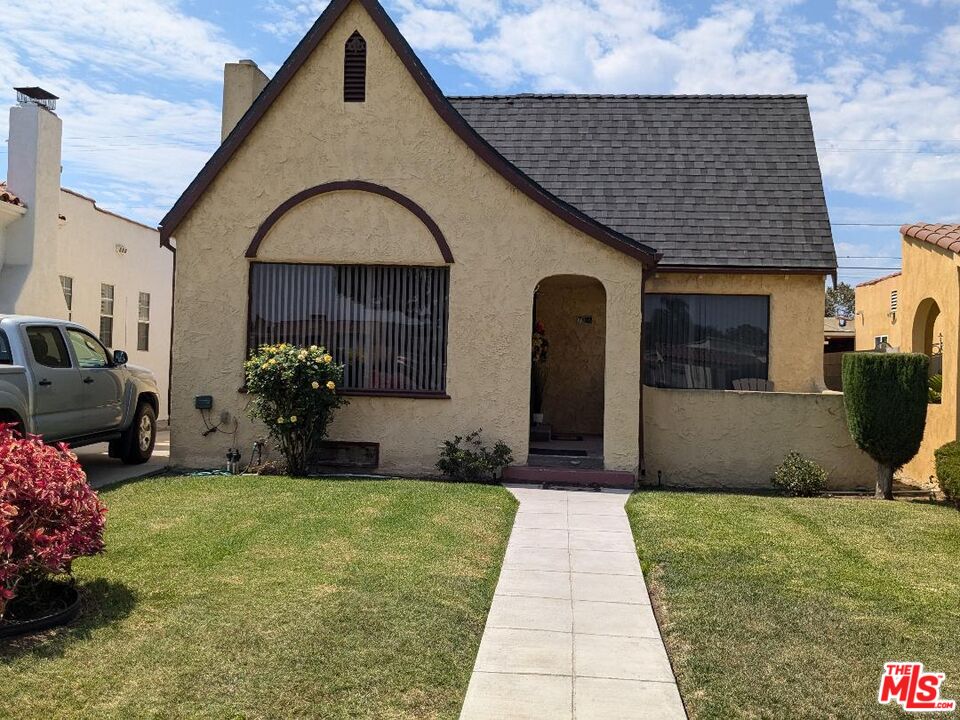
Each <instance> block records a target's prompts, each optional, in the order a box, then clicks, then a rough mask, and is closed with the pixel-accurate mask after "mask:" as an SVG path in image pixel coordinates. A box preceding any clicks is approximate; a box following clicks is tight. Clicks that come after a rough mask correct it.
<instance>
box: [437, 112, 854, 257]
mask: <svg viewBox="0 0 960 720" xmlns="http://www.w3.org/2000/svg"><path fill="white" fill-rule="evenodd" d="M449 99H450V101H451V103H452V104H453V105H454V107H455V108H456V109H457V110H458V111H459V112H460V114H461V115H463V117H464V119H466V121H467V122H468V123H470V125H472V126H473V127H474V128H475V129H476V130H477V132H479V133H480V134H481V135H482V136H483V137H484V138H485V139H486V140H487V141H488V142H489V143H490V144H491V145H493V146H494V147H495V148H496V149H497V150H498V151H499V152H500V153H501V154H503V155H504V156H505V157H506V158H507V159H508V160H510V161H511V162H512V163H513V164H514V165H516V166H517V167H518V168H520V169H521V170H522V171H523V172H524V173H526V174H527V175H529V176H530V177H531V178H532V179H534V180H535V181H536V182H537V183H539V184H540V185H541V186H542V187H543V188H545V189H546V190H548V191H549V192H551V193H553V194H554V195H556V196H558V197H559V198H561V199H562V200H565V201H566V202H568V203H570V204H572V205H574V206H575V207H577V208H579V209H580V210H582V211H583V212H584V213H586V214H587V215H589V216H590V217H592V218H594V219H595V220H597V221H599V222H601V223H604V224H605V225H608V226H609V227H611V228H613V229H614V230H618V231H619V232H621V233H623V234H625V235H627V236H629V237H632V238H634V239H636V240H638V241H640V242H643V243H645V244H646V245H649V246H652V247H653V248H654V249H656V250H658V251H661V252H663V254H664V257H663V260H662V265H665V266H677V265H680V266H690V267H695V266H725V267H756V268H764V267H768V268H789V269H797V270H821V269H822V270H825V271H832V270H834V269H835V268H836V265H837V260H836V254H835V252H834V247H833V237H832V235H831V233H830V222H829V218H828V216H827V206H826V201H825V199H824V195H823V185H822V181H821V177H820V166H819V163H818V162H817V152H816V146H815V144H814V139H813V129H812V125H811V122H810V111H809V109H808V107H807V101H806V98H805V97H803V96H729V95H728V96H716V95H710V96H677V95H671V96H638V95H623V96H619V95H614V96H611V95H514V96H496V97H490V96H487V97H451V98H449Z"/></svg>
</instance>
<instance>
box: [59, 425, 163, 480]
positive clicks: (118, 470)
mask: <svg viewBox="0 0 960 720" xmlns="http://www.w3.org/2000/svg"><path fill="white" fill-rule="evenodd" d="M74 452H75V453H76V454H77V458H78V459H79V460H80V464H81V465H83V470H84V472H86V473H87V480H88V481H89V483H90V486H91V487H94V488H102V487H105V486H106V485H113V484H114V483H118V482H123V481H124V480H133V479H135V478H139V477H144V476H145V475H156V474H158V473H160V472H162V471H163V469H164V468H165V467H166V466H167V464H168V463H169V462H170V431H169V430H160V431H159V432H157V446H156V448H154V451H153V457H151V458H150V460H149V461H147V462H145V463H144V464H143V465H124V464H123V463H122V462H120V461H119V460H117V459H115V458H112V457H109V456H108V455H107V444H106V443H101V444H99V445H89V446H87V447H82V448H77V449H76V450H74Z"/></svg>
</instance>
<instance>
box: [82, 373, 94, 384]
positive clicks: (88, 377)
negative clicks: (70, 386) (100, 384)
mask: <svg viewBox="0 0 960 720" xmlns="http://www.w3.org/2000/svg"><path fill="white" fill-rule="evenodd" d="M92 382H93V378H92V377H90V376H89V375H87V377H85V378H84V379H83V383H84V385H89V384H90V383H92Z"/></svg>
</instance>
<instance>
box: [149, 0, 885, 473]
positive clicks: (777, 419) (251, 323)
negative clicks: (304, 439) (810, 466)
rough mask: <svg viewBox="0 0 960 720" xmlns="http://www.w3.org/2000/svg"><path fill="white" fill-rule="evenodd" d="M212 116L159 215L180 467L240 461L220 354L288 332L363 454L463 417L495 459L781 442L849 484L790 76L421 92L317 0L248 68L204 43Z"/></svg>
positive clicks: (359, 28)
mask: <svg viewBox="0 0 960 720" xmlns="http://www.w3.org/2000/svg"><path fill="white" fill-rule="evenodd" d="M223 130H224V138H223V143H222V145H221V147H220V148H219V149H218V150H217V152H216V153H215V154H214V155H213V157H212V158H211V159H210V161H209V162H208V163H207V165H206V166H205V167H204V169H203V170H202V171H201V173H200V174H199V176H198V177H197V178H196V179H195V180H194V181H193V183H191V185H190V186H189V187H188V188H187V190H186V191H185V192H184V194H183V196H182V197H181V198H180V200H178V202H177V203H176V205H175V206H174V207H173V209H172V210H171V211H170V213H169V214H168V215H167V216H166V217H165V218H164V220H163V223H162V226H161V236H162V238H163V242H165V243H166V244H167V245H168V246H169V247H170V248H171V249H173V250H175V252H176V257H177V262H176V285H175V286H176V297H175V303H174V308H175V312H174V340H173V342H174V348H173V388H174V392H173V410H172V413H173V415H172V417H173V423H172V425H173V433H174V436H173V442H172V447H173V461H174V462H175V463H176V464H178V465H180V466H188V467H209V466H214V465H218V464H220V463H221V462H222V458H223V456H224V454H225V452H226V451H227V449H228V448H229V447H230V444H231V443H233V442H234V440H235V439H236V440H235V441H236V443H237V446H238V447H239V449H240V450H241V452H243V453H244V454H245V456H246V454H247V453H248V452H249V450H248V448H250V447H251V445H252V444H253V442H254V441H255V440H256V439H258V438H260V437H261V436H262V435H263V430H262V428H260V427H258V426H256V425H255V424H253V423H252V422H250V421H249V420H248V419H247V418H246V416H245V407H246V405H247V396H246V395H245V394H244V392H243V384H244V382H243V375H242V362H243V360H244V359H245V357H246V356H247V353H248V351H249V350H250V349H251V348H254V347H256V346H257V345H258V344H260V343H263V342H268V341H269V342H279V341H289V342H294V343H301V344H311V343H317V344H323V345H325V346H327V347H329V348H330V349H331V351H332V352H333V353H334V355H335V356H336V358H337V359H338V360H339V361H340V362H342V363H344V364H345V366H346V382H345V387H344V388H343V392H344V393H345V394H348V395H349V396H350V401H351V402H350V405H349V406H348V407H347V408H345V409H344V410H342V411H341V412H340V414H339V415H338V417H337V419H336V421H335V422H334V424H333V426H332V430H331V438H332V440H334V441H337V442H338V443H341V445H340V448H339V449H340V450H341V451H342V450H344V449H345V448H350V447H362V448H365V449H366V450H367V451H368V452H366V454H365V455H364V457H366V458H368V460H369V459H370V458H374V459H373V460H372V461H370V462H368V466H369V467H370V469H375V470H377V471H378V472H382V473H408V474H415V475H424V474H431V473H433V472H434V470H433V466H434V463H435V461H436V458H437V447H438V445H439V444H440V442H441V441H442V440H444V439H446V438H449V437H451V436H453V435H454V434H464V433H466V432H469V431H471V430H473V429H476V428H478V427H482V428H483V429H484V432H485V435H486V436H487V437H488V438H490V439H491V440H492V439H495V438H502V439H504V440H505V441H506V442H507V443H508V444H509V445H510V446H511V447H512V448H513V450H514V455H515V457H516V460H517V463H516V466H515V467H513V468H510V474H511V476H512V477H514V478H519V479H535V478H541V477H544V476H545V474H546V475H547V476H549V477H550V478H556V477H559V476H562V475H564V473H567V474H568V475H567V477H574V478H579V479H580V480H583V481H594V480H596V481H609V482H614V483H616V482H620V483H626V484H632V483H633V482H634V480H635V479H637V478H638V477H639V478H640V479H646V480H648V481H654V482H656V481H660V482H664V483H670V484H731V485H766V484H767V483H768V482H769V477H770V473H771V472H772V470H773V468H774V467H775V465H776V464H777V463H778V462H779V461H780V460H781V459H782V458H783V456H784V455H785V454H786V453H787V452H788V451H790V450H792V449H797V450H800V451H803V452H805V453H807V454H808V455H811V456H813V457H816V458H817V459H818V460H820V461H821V462H822V463H823V464H824V465H825V466H827V467H828V469H829V470H831V471H832V472H833V473H834V481H835V483H836V484H838V485H840V484H846V485H850V484H856V483H859V482H861V481H862V482H863V484H864V485H869V484H871V483H872V481H873V480H872V477H873V475H872V472H873V471H872V469H871V467H870V465H869V463H867V462H866V460H865V458H864V457H863V456H862V455H861V454H860V453H859V451H856V450H855V449H854V448H853V447H852V442H851V441H850V439H849V436H848V434H847V432H846V428H845V425H844V421H843V409H842V396H840V395H836V394H828V393H825V392H824V386H823V324H822V323H823V320H822V318H823V291H824V278H825V277H826V276H830V275H832V274H834V273H835V270H836V257H835V254H834V249H833V240H832V237H831V234H830V227H829V220H828V217H827V212H826V206H825V201H824V196H823V190H822V185H821V179H820V171H819V166H818V164H817V157H816V148H815V146H814V141H813V134H812V129H811V124H810V116H809V111H808V109H807V104H806V100H805V98H803V97H798V96H697V97H672V96H576V95H574V96H566V95H518V96H500V97H445V96H444V95H443V94H442V92H441V91H440V89H439V88H438V87H437V85H436V84H435V83H434V81H433V80H432V78H431V77H430V76H429V74H428V73H427V71H426V69H425V68H424V67H423V65H422V64H421V63H420V61H419V60H418V59H417V57H416V56H415V54H414V53H413V51H412V50H411V48H410V47H409V45H408V44H407V43H406V41H405V40H404V39H403V37H402V36H401V35H400V33H399V31H398V30H397V28H396V26H395V25H394V24H393V23H392V22H391V20H390V18H389V17H388V16H387V14H386V13H385V11H384V10H383V8H382V7H381V6H380V5H379V4H378V3H377V2H376V1H375V0H334V2H332V3H331V4H330V6H329V7H328V8H327V9H326V10H325V11H324V13H323V14H322V15H321V16H320V18H319V19H318V20H317V22H316V24H315V25H314V26H313V27H312V28H311V29H310V31H309V32H308V33H307V35H306V36H305V37H304V39H303V40H302V41H301V43H300V44H299V45H298V46H297V47H296V49H295V50H294V51H293V53H292V55H291V56H290V58H289V59H288V60H287V61H286V63H285V64H284V65H283V66H282V67H281V68H280V70H279V71H278V72H277V74H276V76H275V77H273V78H272V79H271V80H269V81H268V80H267V78H266V77H265V76H264V75H263V74H262V73H261V72H260V71H259V70H258V69H257V67H256V65H254V64H253V63H252V62H250V61H242V62H241V63H237V64H232V65H228V66H227V72H226V85H225V89H224V128H223ZM537 321H539V322H540V323H542V325H543V327H544V330H545V334H546V336H547V338H548V340H549V342H550V350H549V355H548V360H547V367H548V373H547V380H546V383H545V389H544V398H543V408H542V409H543V415H544V420H543V423H542V425H538V426H537V427H536V428H534V430H535V432H533V433H531V404H530V396H531V335H532V331H533V328H534V325H535V323H536V322H537ZM750 388H752V389H754V391H752V392H751V391H747V390H748V389H750ZM757 389H761V390H766V391H765V392H757V391H756V390H757ZM207 395H209V396H212V397H213V400H214V407H213V409H212V410H211V411H200V410H197V409H195V407H194V403H195V397H196V396H207ZM234 421H236V426H235V425H234ZM214 422H223V426H222V427H223V429H226V430H228V431H230V432H229V434H224V433H208V432H206V431H207V429H208V428H209V427H210V426H211V425H212V424H213V423H214ZM234 430H235V434H234ZM531 438H532V439H531ZM371 448H372V449H373V451H372V452H371V451H370V450H371ZM558 467H559V468H560V469H561V470H562V471H563V472H558ZM544 468H546V469H544ZM570 473H572V475H569V474H570Z"/></svg>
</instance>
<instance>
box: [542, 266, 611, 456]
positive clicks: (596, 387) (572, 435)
mask: <svg viewBox="0 0 960 720" xmlns="http://www.w3.org/2000/svg"><path fill="white" fill-rule="evenodd" d="M606 304H607V293H606V290H605V289H604V287H603V284H602V283H601V282H600V281H599V280H597V279H596V278H593V277H587V276H584V275H553V276H550V277H547V278H544V279H543V280H541V281H540V282H539V283H538V284H537V287H536V290H535V292H534V297H533V323H534V330H535V331H536V329H537V327H538V326H540V327H542V330H543V336H544V337H545V338H546V339H547V341H548V343H549V347H548V350H547V360H546V363H545V367H546V377H545V379H544V382H543V393H542V400H543V402H542V411H543V416H544V419H543V425H544V426H545V428H546V431H547V433H549V436H550V439H551V440H553V441H554V442H555V443H557V444H556V447H557V448H560V449H561V450H564V451H565V452H564V453H562V454H566V452H573V450H574V449H575V446H571V447H567V444H568V443H579V442H584V443H587V444H588V445H589V447H588V446H587V445H584V446H583V447H584V449H585V450H584V451H585V452H586V453H587V454H588V455H590V456H594V455H599V454H602V438H603V413H604V373H605V366H606V357H605V353H606V330H607V328H606V314H607V313H606ZM536 393H537V368H536V367H534V368H533V372H532V373H531V411H533V405H534V403H535V402H536ZM538 438H539V442H543V441H544V440H545V438H546V436H545V435H544V434H543V433H540V434H539V435H538V433H536V432H535V433H534V436H533V437H532V439H533V440H535V441H537V440H538ZM531 452H533V450H531Z"/></svg>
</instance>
